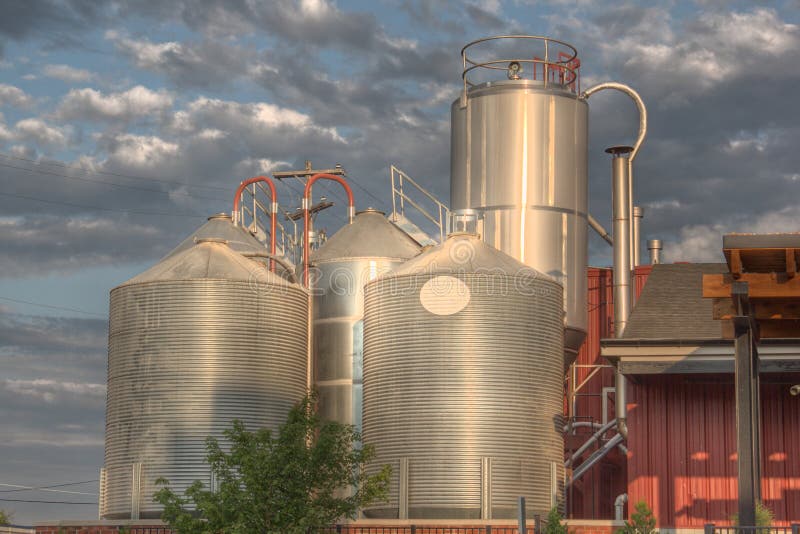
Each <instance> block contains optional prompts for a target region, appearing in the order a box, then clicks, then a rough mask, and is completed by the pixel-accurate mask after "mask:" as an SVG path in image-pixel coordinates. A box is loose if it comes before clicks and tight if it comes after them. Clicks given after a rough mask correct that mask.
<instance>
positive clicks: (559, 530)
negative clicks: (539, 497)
mask: <svg viewBox="0 0 800 534" xmlns="http://www.w3.org/2000/svg"><path fill="white" fill-rule="evenodd" d="M563 519H564V516H562V515H561V512H560V511H559V509H558V506H553V507H552V508H550V512H548V514H547V523H545V525H544V529H542V534H567V526H566V525H564V524H563V523H562V522H561V521H562V520H563Z"/></svg>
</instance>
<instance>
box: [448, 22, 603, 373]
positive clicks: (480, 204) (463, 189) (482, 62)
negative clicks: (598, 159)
mask: <svg viewBox="0 0 800 534" xmlns="http://www.w3.org/2000/svg"><path fill="white" fill-rule="evenodd" d="M520 44H521V46H522V47H523V50H522V53H521V54H520V55H518V56H515V55H514V53H513V52H509V51H508V50H505V49H504V48H503V46H509V45H520ZM491 45H495V46H496V48H492V47H491ZM515 51H516V50H515ZM462 57H463V59H464V67H465V72H464V92H463V94H462V96H461V97H460V98H459V99H458V100H456V101H455V102H453V105H452V108H451V120H452V125H451V126H452V129H451V154H450V157H451V160H450V161H451V168H450V203H451V208H452V209H454V210H462V209H474V210H478V211H479V212H481V213H482V215H483V228H482V232H481V233H482V235H483V239H484V240H485V241H486V242H487V243H489V244H490V245H492V246H494V247H496V248H498V249H500V250H502V251H503V252H505V253H506V254H509V255H511V256H513V257H514V258H516V259H517V260H519V261H521V262H522V263H525V264H526V265H529V266H531V267H533V268H534V269H536V270H538V271H540V272H543V273H545V274H548V275H550V276H552V277H553V278H555V279H556V280H557V281H559V282H561V283H562V284H563V285H564V309H565V311H566V333H565V350H566V351H567V353H566V355H565V356H566V363H567V364H569V363H571V362H572V361H573V360H574V357H575V355H576V354H577V350H578V349H579V348H580V345H581V344H582V342H583V339H584V337H585V334H586V328H587V321H588V318H587V309H586V291H587V286H586V269H587V258H588V249H587V238H588V237H587V213H588V212H587V207H588V200H587V199H588V196H587V195H588V175H587V114H588V113H587V112H588V105H587V103H586V101H585V99H583V98H581V96H580V94H579V91H580V87H579V79H578V78H577V69H578V66H579V65H580V63H579V62H578V59H577V52H575V49H574V48H573V47H571V46H570V45H567V44H566V43H561V42H559V41H555V40H552V39H546V38H541V37H529V36H517V37H500V38H489V39H485V40H480V41H475V42H474V43H470V44H469V45H467V46H466V47H464V49H463V51H462ZM498 57H500V58H508V57H512V58H513V57H520V59H518V60H513V59H497V58H498ZM515 64H516V65H515ZM520 66H521V68H520ZM497 73H500V74H499V75H498V74H497ZM487 74H488V75H487ZM482 75H483V77H481V76H482ZM498 77H502V79H499V80H498V79H497V78H498ZM487 78H488V81H485V80H486V79H487Z"/></svg>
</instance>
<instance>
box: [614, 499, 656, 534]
mask: <svg viewBox="0 0 800 534" xmlns="http://www.w3.org/2000/svg"><path fill="white" fill-rule="evenodd" d="M634 510H635V511H634V512H633V513H632V514H631V519H630V521H625V526H624V527H623V528H621V529H620V530H618V531H617V534H654V533H655V532H656V518H655V517H653V511H652V510H651V509H650V507H649V506H647V503H646V502H644V501H639V502H637V503H636V506H635V507H634Z"/></svg>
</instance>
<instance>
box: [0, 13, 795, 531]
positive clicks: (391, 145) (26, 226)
mask: <svg viewBox="0 0 800 534" xmlns="http://www.w3.org/2000/svg"><path fill="white" fill-rule="evenodd" d="M2 11H3V13H2V16H0V425H2V426H1V427H0V428H1V429H2V430H0V484H3V486H0V499H6V500H0V508H3V509H7V510H13V511H14V513H15V522H16V523H19V524H32V523H34V522H36V521H44V520H54V519H64V518H94V517H96V513H97V507H96V506H95V505H91V504H89V505H74V504H70V505H67V504H43V503H40V504H33V503H23V502H16V501H11V500H8V499H20V500H47V501H72V502H92V501H94V500H96V496H94V495H91V494H92V493H96V492H97V489H96V488H97V484H96V482H87V483H86V484H82V485H74V486H62V487H60V488H58V489H59V490H62V491H74V492H78V493H55V492H41V491H12V490H18V489H20V488H15V487H13V486H11V485H19V486H34V487H38V486H44V485H56V484H66V483H72V482H84V481H93V480H95V479H97V478H98V472H99V469H100V467H101V466H102V462H103V429H104V418H103V417H104V404H105V378H106V376H105V373H106V357H107V346H106V345H107V312H108V291H109V290H110V289H111V288H112V287H114V286H116V285H118V284H120V283H122V282H123V281H125V280H127V279H128V278H130V277H132V276H133V275H135V274H137V273H139V272H141V271H142V270H144V269H146V268H147V267H148V266H149V265H152V264H153V263H154V262H155V261H157V260H158V259H159V258H160V257H161V256H163V255H164V254H165V253H166V252H167V251H168V250H170V249H171V248H172V247H173V246H175V245H176V244H177V243H178V242H179V241H180V240H181V239H183V238H184V237H185V236H186V235H188V234H189V233H191V231H192V230H193V229H194V228H196V227H197V226H199V225H201V224H202V223H203V222H204V220H205V217H206V216H208V215H210V214H213V213H217V212H221V211H229V210H230V203H231V200H232V196H233V192H234V190H235V187H236V185H237V184H238V182H239V181H241V180H242V179H245V178H247V177H250V176H253V175H255V174H260V173H267V172H271V171H274V170H285V169H289V168H302V166H303V162H304V161H305V160H311V161H312V162H313V163H314V165H315V167H331V166H333V165H334V164H336V163H341V164H342V165H343V166H344V167H345V169H347V171H348V175H349V176H350V178H351V180H352V181H353V183H354V184H355V185H356V187H355V194H356V204H357V206H358V207H366V206H370V205H371V206H375V207H377V208H382V209H390V207H391V196H390V189H389V166H390V165H392V164H394V165H396V166H397V167H399V168H400V169H403V170H404V171H405V172H407V173H408V174H409V175H411V176H412V177H414V178H415V179H417V180H418V181H419V182H421V183H422V184H423V185H424V186H425V187H427V188H429V189H430V190H431V191H432V192H433V193H434V194H435V195H437V196H439V197H440V198H441V199H442V200H443V201H444V202H445V203H446V202H447V201H448V194H449V185H448V179H449V165H450V162H449V144H450V134H449V130H450V122H449V106H450V103H451V102H452V101H453V100H454V99H455V98H456V97H457V96H458V91H459V87H460V84H459V82H460V74H461V65H460V55H459V54H460V49H461V47H462V46H463V45H464V44H465V43H467V42H469V41H471V40H473V39H477V38H480V37H484V36H488V35H497V34H534V35H547V36H550V37H554V38H557V39H561V40H564V41H567V42H569V43H571V44H573V45H574V46H575V47H576V48H577V49H578V52H579V55H580V57H581V62H582V69H581V71H582V72H581V76H582V84H583V87H584V88H587V87H589V86H590V85H593V84H595V83H599V82H602V81H618V82H623V83H626V84H628V85H630V86H632V87H633V88H635V89H636V90H637V91H638V92H639V93H640V94H641V96H642V98H643V99H644V101H645V103H646V105H647V106H648V111H649V131H648V137H647V139H646V141H645V143H644V145H643V146H642V150H641V152H640V154H639V156H638V158H637V160H636V166H635V176H636V186H635V194H636V203H637V205H640V206H642V207H644V209H645V219H644V222H643V227H642V233H643V235H644V238H648V239H649V238H660V239H662V240H664V242H665V250H664V257H665V260H666V261H719V260H720V259H721V254H720V249H721V235H722V234H723V233H725V232H731V231H751V232H773V231H796V230H798V229H799V228H798V227H800V207H798V203H797V198H798V197H799V196H800V195H798V193H800V150H797V139H798V138H800V128H799V127H798V125H797V123H798V121H797V119H798V117H800V99H798V98H797V97H796V91H797V87H798V86H800V28H798V26H797V24H798V20H799V19H800V3H798V2H797V1H796V0H793V1H788V0H787V1H784V2H766V1H759V2H725V1H721V0H696V1H686V2H657V3H654V2H620V1H614V2H604V1H597V2H593V1H581V0H578V1H574V2H568V1H565V0H558V1H551V2H539V1H536V0H530V1H526V0H506V1H504V0H483V1H481V0H475V1H471V2H463V3H458V2H445V1H423V0H375V1H352V2H345V1H340V2H333V1H328V0H300V1H287V0H275V1H272V2H259V1H256V0H228V1H218V0H195V1H192V2H190V1H188V0H171V1H169V2H164V1H160V0H158V1H156V0H111V1H108V2H95V1H93V0H6V1H5V2H3V4H2ZM589 116H590V130H589V138H590V145H589V154H590V157H589V180H590V192H591V198H590V211H591V212H592V213H593V215H594V216H595V217H596V218H597V219H599V220H600V221H601V222H603V223H604V224H605V225H606V226H607V227H610V221H609V217H610V209H609V208H610V188H609V181H610V163H609V159H608V156H607V155H606V154H604V153H603V149H604V148H605V147H607V146H611V145H616V144H632V142H633V141H634V140H635V136H636V128H637V124H638V117H637V113H636V110H635V107H634V106H633V104H632V102H631V101H630V100H629V99H628V98H627V97H625V96H623V95H621V94H613V93H610V92H604V93H600V94H598V95H596V96H593V97H592V98H591V99H590V115H589ZM320 192H322V193H326V192H327V194H329V195H330V197H331V199H332V200H334V202H336V203H337V206H335V207H334V208H332V209H331V210H329V211H330V212H331V213H334V212H337V213H336V214H335V215H330V216H329V220H328V222H327V224H329V225H330V227H329V229H330V230H335V229H336V225H337V224H340V221H341V218H342V217H343V216H344V208H343V207H342V205H341V204H342V203H341V197H340V195H341V194H340V193H338V192H337V191H335V190H333V189H331V190H329V191H328V190H325V189H323V190H321V191H320ZM280 195H281V201H282V204H284V203H285V204H286V205H287V206H290V205H292V203H297V202H298V194H297V189H296V187H295V188H291V187H290V186H286V187H282V188H281V191H280ZM590 252H591V258H592V263H594V264H596V265H607V264H609V263H610V257H609V250H608V248H607V247H606V245H604V243H603V242H602V241H601V240H600V239H598V238H597V237H596V236H592V238H591V240H590ZM84 494H89V495H84Z"/></svg>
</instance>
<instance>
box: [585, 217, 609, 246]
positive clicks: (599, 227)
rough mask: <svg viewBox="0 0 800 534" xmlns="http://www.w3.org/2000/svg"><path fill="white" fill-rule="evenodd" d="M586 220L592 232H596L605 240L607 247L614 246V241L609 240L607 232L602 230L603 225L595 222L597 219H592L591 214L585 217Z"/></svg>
mask: <svg viewBox="0 0 800 534" xmlns="http://www.w3.org/2000/svg"><path fill="white" fill-rule="evenodd" d="M587 220H588V221H589V226H591V227H592V230H594V231H595V232H597V235H599V236H600V237H602V238H603V239H604V240H605V242H606V243H608V244H609V245H611V246H612V247H613V246H614V240H613V239H611V236H610V235H609V234H608V231H607V230H606V229H605V228H603V225H602V224H600V223H599V222H598V221H597V219H595V218H594V217H592V214H591V213H590V214H589V215H588V216H587Z"/></svg>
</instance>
